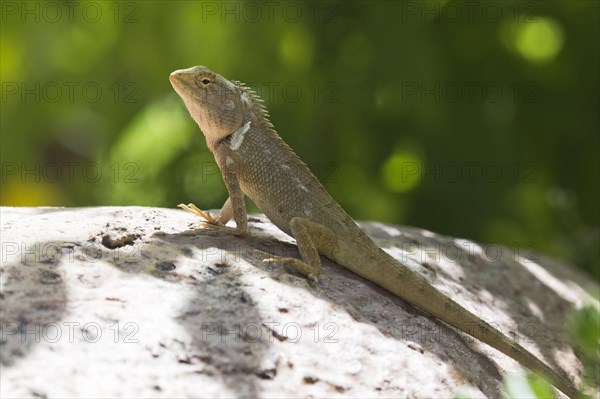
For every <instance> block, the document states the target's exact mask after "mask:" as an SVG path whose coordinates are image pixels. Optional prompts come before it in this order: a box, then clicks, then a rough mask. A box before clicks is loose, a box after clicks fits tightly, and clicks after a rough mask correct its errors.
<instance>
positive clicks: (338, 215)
mask: <svg viewBox="0 0 600 399" xmlns="http://www.w3.org/2000/svg"><path fill="white" fill-rule="evenodd" d="M169 80H170V82H171V85H172V86H173V88H174V90H175V91H176V92H177V94H178V95H179V96H180V97H181V99H182V100H183V102H184V103H185V106H186V108H187V110H188V111H189V113H190V115H191V117H192V119H193V120H194V121H195V122H196V123H197V125H198V127H199V128H200V130H201V131H202V133H203V134H204V137H205V139H206V142H207V146H208V148H209V149H210V151H211V152H212V153H213V155H214V157H215V160H216V163H217V165H218V167H219V169H220V171H221V175H222V177H223V182H224V184H225V186H226V189H227V192H228V194H229V197H228V198H227V200H226V201H225V203H224V205H223V207H222V208H221V210H220V212H219V213H218V215H217V216H216V217H213V216H212V215H211V214H210V213H208V212H204V211H202V210H200V209H199V208H198V207H196V206H195V205H193V204H188V205H184V204H180V205H179V207H181V208H183V209H185V210H187V211H189V212H192V213H194V214H195V215H197V216H200V217H201V218H203V219H204V221H205V222H207V223H210V224H213V225H220V226H224V225H225V224H226V223H227V222H229V221H230V220H231V219H233V220H234V222H235V224H236V227H235V228H232V232H233V233H234V234H236V235H245V234H247V233H248V217H247V212H246V205H245V197H246V196H247V197H249V198H250V199H251V200H252V201H253V202H254V203H255V204H256V206H257V207H258V208H259V209H260V210H261V211H262V212H263V213H264V214H265V215H266V216H267V218H268V219H269V220H270V221H271V222H272V223H273V224H274V225H275V226H277V227H278V228H279V229H281V230H282V231H283V232H285V233H286V234H288V235H290V236H292V237H293V238H294V239H295V240H296V245H297V246H298V249H299V252H300V256H301V258H302V260H300V259H296V258H286V257H279V256H275V255H273V257H272V258H270V259H265V261H284V262H285V263H287V264H288V265H290V266H292V267H293V268H295V269H296V270H297V271H298V272H300V273H301V274H302V275H304V276H306V277H307V278H308V279H309V281H311V282H312V283H313V284H315V283H316V282H317V278H318V276H319V272H320V270H321V259H320V255H324V256H325V257H327V258H329V259H331V260H333V261H334V262H336V263H338V264H339V265H341V266H343V267H345V268H347V269H349V270H351V271H352V272H354V273H356V274H358V275H360V276H362V277H363V278H365V279H367V280H369V281H371V282H373V283H375V284H377V285H379V286H380V287H382V288H384V289H385V290H387V291H389V292H391V293H392V294H394V295H396V296H398V297H400V298H401V299H403V300H404V301H406V302H408V303H409V304H411V305H412V306H415V307H417V308H418V309H420V310H422V311H424V312H426V313H428V314H430V315H431V316H434V317H435V318H437V319H439V320H441V321H442V322H444V323H446V324H448V325H450V326H452V327H454V328H456V329H458V330H460V331H462V332H464V333H467V334H469V335H471V336H473V337H474V338H476V339H478V340H480V341H482V342H484V343H486V344H488V345H489V346H491V347H493V348H495V349H497V350H499V351H500V352H502V353H504V354H506V355H508V356H509V357H511V358H512V359H514V360H516V361H518V362H519V363H521V364H522V365H524V366H525V367H527V368H529V369H530V370H532V371H533V372H536V373H538V374H539V375H541V376H542V377H544V378H545V379H547V380H548V381H549V382H550V383H552V384H553V385H554V386H555V387H556V388H558V389H559V390H560V391H562V392H563V393H565V394H566V395H567V396H569V397H570V398H575V396H576V393H577V390H576V388H575V387H574V385H573V384H571V383H570V382H569V381H568V380H566V379H565V378H563V377H562V376H561V375H559V374H558V373H557V372H556V371H554V370H553V369H552V368H551V367H549V366H548V365H547V364H546V363H544V362H543V361H541V360H539V359H538V358H537V357H535V356H534V355H533V354H532V353H531V352H529V351H528V350H526V349H525V348H523V347H522V346H521V345H520V344H518V343H517V342H516V341H514V340H513V339H511V338H509V337H507V336H505V335H504V334H502V333H501V332H500V331H498V330H497V329H496V328H494V327H492V325H490V324H489V323H488V322H486V321H484V320H482V319H481V318H479V317H478V316H477V315H475V314H473V313H471V312H470V311H468V310H467V309H465V308H464V307H463V306H461V305H460V304H458V303H457V302H455V301H454V300H453V299H451V298H450V297H448V296H446V295H444V294H443V293H441V292H440V291H439V290H437V289H436V288H435V287H433V286H432V285H431V284H430V283H429V282H428V281H427V280H426V279H425V278H424V277H422V276H420V275H419V274H418V273H416V272H414V271H412V270H411V269H410V268H408V267H407V266H406V265H404V264H402V263H401V262H399V261H398V260H396V259H395V258H394V257H392V256H391V255H389V254H388V253H386V252H385V251H384V250H383V249H382V248H380V247H379V246H378V245H377V244H376V243H375V242H374V241H373V240H371V238H369V237H368V236H367V234H366V233H365V232H364V231H363V230H361V229H360V227H359V226H358V224H357V223H356V222H355V221H354V220H353V219H352V218H351V217H350V216H349V215H348V214H347V213H346V212H345V211H344V210H343V209H342V207H341V206H340V205H339V204H338V203H337V202H336V201H335V200H334V199H333V198H332V197H331V195H330V194H329V193H328V192H327V191H326V189H325V188H324V187H323V185H322V184H321V183H320V182H319V180H318V179H317V178H316V177H315V175H314V174H313V173H312V172H311V171H310V169H309V168H308V167H307V166H306V164H304V162H303V161H302V160H301V159H300V158H299V157H298V156H297V155H296V153H295V152H294V151H293V150H292V149H291V148H290V147H289V146H288V145H287V144H286V143H285V142H284V141H283V139H282V138H281V137H280V136H279V135H278V134H277V132H276V131H275V128H274V126H273V125H272V123H271V122H270V117H269V113H268V111H267V109H266V107H265V106H264V102H263V100H262V99H261V98H260V97H259V96H258V95H257V94H256V92H255V91H254V90H252V89H251V88H249V87H248V86H246V85H245V84H243V83H241V82H239V81H235V80H228V79H226V78H224V77H223V76H221V75H219V74H217V73H215V72H212V71H211V70H209V69H208V68H206V67H204V66H195V67H191V68H188V69H179V70H176V71H174V72H173V73H171V74H170V76H169ZM278 258H279V259H278Z"/></svg>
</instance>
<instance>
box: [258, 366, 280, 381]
mask: <svg viewBox="0 0 600 399" xmlns="http://www.w3.org/2000/svg"><path fill="white" fill-rule="evenodd" d="M256 375H257V376H258V378H261V379H263V380H272V379H273V378H275V376H276V375H277V369H275V368H272V369H268V370H259V371H258V372H257V373H256Z"/></svg>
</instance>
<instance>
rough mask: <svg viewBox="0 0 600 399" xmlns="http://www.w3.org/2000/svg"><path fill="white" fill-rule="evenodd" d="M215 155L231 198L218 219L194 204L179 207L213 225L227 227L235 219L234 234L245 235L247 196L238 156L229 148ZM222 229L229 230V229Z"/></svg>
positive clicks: (219, 150) (221, 148)
mask: <svg viewBox="0 0 600 399" xmlns="http://www.w3.org/2000/svg"><path fill="white" fill-rule="evenodd" d="M214 155H215V160H216V161H217V164H218V165H219V168H220V169H221V175H222V176H223V182H224V183H225V187H227V191H228V192H229V198H227V201H225V203H224V204H223V207H222V208H221V211H220V212H219V214H218V215H217V217H216V218H213V217H212V216H211V214H210V213H208V212H204V211H202V210H200V209H198V207H196V205H194V204H188V205H184V204H179V205H178V206H179V207H180V208H182V209H184V210H186V211H188V212H191V213H193V214H194V215H196V216H199V217H201V218H203V219H204V220H205V221H206V222H207V223H209V224H213V225H218V226H222V225H225V224H227V222H229V221H230V220H231V218H233V220H234V221H235V224H236V228H235V230H233V231H232V233H233V234H236V235H241V234H245V233H246V232H247V231H248V215H247V213H246V203H245V202H244V196H245V195H244V193H243V192H242V189H241V188H240V183H239V180H238V176H237V170H238V167H237V164H236V161H235V159H236V155H235V154H234V153H232V151H230V150H229V149H228V148H227V147H220V148H217V149H216V150H215V152H214ZM222 228H223V229H229V228H228V227H222Z"/></svg>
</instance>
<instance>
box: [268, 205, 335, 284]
mask: <svg viewBox="0 0 600 399" xmlns="http://www.w3.org/2000/svg"><path fill="white" fill-rule="evenodd" d="M290 229H291V230H292V235H293V237H294V238H295V239H296V244H297V245H298V249H299V250H300V255H301V256H302V260H298V259H296V258H284V257H280V256H273V257H271V258H269V259H265V260H264V262H270V263H273V262H277V263H280V262H281V263H285V264H287V265H290V266H292V267H293V268H294V269H296V270H297V271H298V272H299V273H301V274H303V275H304V276H306V277H307V278H308V279H309V281H310V282H311V283H312V284H315V283H316V282H317V279H318V277H319V274H320V273H321V258H320V256H319V253H321V254H323V255H325V256H327V257H328V258H330V259H334V258H335V253H336V251H337V238H336V237H335V235H334V234H333V232H332V231H331V230H330V229H328V228H327V227H325V226H323V225H322V224H319V223H315V222H312V221H310V220H308V219H303V218H299V217H295V218H293V219H292V220H291V221H290Z"/></svg>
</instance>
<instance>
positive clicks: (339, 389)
mask: <svg viewBox="0 0 600 399" xmlns="http://www.w3.org/2000/svg"><path fill="white" fill-rule="evenodd" d="M334 388H335V390H336V391H337V392H339V393H344V392H346V388H344V387H343V386H340V385H334Z"/></svg>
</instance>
